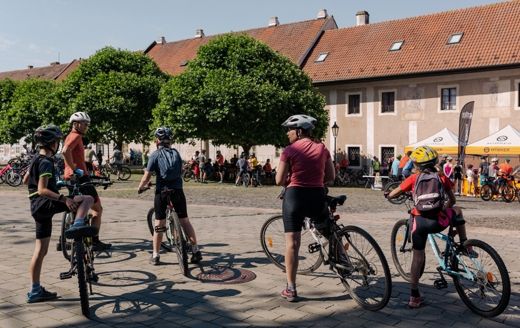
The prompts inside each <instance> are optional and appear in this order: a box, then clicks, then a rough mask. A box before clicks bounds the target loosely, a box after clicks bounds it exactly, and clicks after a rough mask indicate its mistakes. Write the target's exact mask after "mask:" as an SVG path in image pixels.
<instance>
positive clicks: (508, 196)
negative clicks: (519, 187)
mask: <svg viewBox="0 0 520 328" xmlns="http://www.w3.org/2000/svg"><path fill="white" fill-rule="evenodd" d="M515 196H516V190H515V188H513V187H511V186H509V185H505V186H504V188H503V189H502V199H503V200H504V202H506V203H511V202H512V201H513V200H514V199H515Z"/></svg>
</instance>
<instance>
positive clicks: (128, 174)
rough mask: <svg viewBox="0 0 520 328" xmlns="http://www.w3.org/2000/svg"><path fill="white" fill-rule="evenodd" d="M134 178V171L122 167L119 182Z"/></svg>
mask: <svg viewBox="0 0 520 328" xmlns="http://www.w3.org/2000/svg"><path fill="white" fill-rule="evenodd" d="M131 176H132V171H131V170H130V168H129V167H128V166H123V167H121V172H120V173H119V180H122V181H127V180H128V179H130V177H131Z"/></svg>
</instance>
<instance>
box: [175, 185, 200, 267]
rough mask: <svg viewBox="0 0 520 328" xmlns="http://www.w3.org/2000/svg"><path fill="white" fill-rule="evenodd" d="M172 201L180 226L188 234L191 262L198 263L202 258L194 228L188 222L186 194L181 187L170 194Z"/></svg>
mask: <svg viewBox="0 0 520 328" xmlns="http://www.w3.org/2000/svg"><path fill="white" fill-rule="evenodd" d="M171 200H172V203H173V207H174V208H175V212H176V213H177V216H178V217H179V221H180V222H181V225H182V228H183V229H184V231H185V232H186V235H188V238H189V240H190V243H191V251H192V256H191V259H190V261H191V263H199V262H200V261H201V260H202V254H201V252H200V250H199V246H198V244H197V236H196V234H195V229H194V228H193V225H192V224H191V222H190V219H189V217H188V208H187V205H186V196H185V195H184V191H183V190H182V189H176V190H175V192H174V193H173V195H172V199H171Z"/></svg>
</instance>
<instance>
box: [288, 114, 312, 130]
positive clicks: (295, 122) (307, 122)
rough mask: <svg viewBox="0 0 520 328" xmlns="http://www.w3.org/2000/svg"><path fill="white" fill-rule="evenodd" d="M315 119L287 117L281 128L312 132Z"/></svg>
mask: <svg viewBox="0 0 520 328" xmlns="http://www.w3.org/2000/svg"><path fill="white" fill-rule="evenodd" d="M316 122H317V121H316V119H315V118H314V117H312V116H309V115H303V114H298V115H293V116H291V117H289V118H288V119H287V120H285V122H283V123H282V126H283V127H285V128H297V129H303V130H312V129H314V124H316Z"/></svg>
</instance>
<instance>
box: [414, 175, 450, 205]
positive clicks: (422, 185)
mask: <svg viewBox="0 0 520 328" xmlns="http://www.w3.org/2000/svg"><path fill="white" fill-rule="evenodd" d="M445 198H446V194H445V191H444V187H443V185H442V182H441V179H440V177H439V175H438V174H437V172H422V173H419V175H418V176H417V180H416V181H415V187H414V192H413V201H414V205H415V208H416V209H417V210H418V211H419V212H421V214H423V213H424V214H428V213H437V212H440V211H441V210H442V207H443V205H444V199H445Z"/></svg>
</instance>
